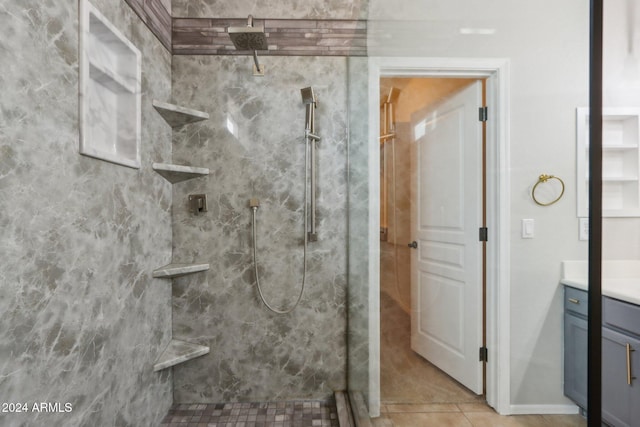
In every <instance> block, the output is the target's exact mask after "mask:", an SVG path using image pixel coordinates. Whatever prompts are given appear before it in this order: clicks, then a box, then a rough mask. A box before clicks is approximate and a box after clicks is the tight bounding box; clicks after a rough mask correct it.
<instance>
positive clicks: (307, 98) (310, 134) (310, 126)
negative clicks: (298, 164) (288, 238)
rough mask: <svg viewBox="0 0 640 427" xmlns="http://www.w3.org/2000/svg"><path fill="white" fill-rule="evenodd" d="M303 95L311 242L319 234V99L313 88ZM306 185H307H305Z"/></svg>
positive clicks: (306, 90) (303, 91)
mask: <svg viewBox="0 0 640 427" xmlns="http://www.w3.org/2000/svg"><path fill="white" fill-rule="evenodd" d="M300 93H301V94H302V102H303V104H305V107H306V120H305V130H304V138H305V143H306V144H307V146H308V149H309V150H310V159H309V161H310V167H311V173H310V175H311V183H310V186H311V189H310V190H311V196H310V199H311V200H310V203H311V209H310V210H311V218H310V221H309V231H308V239H309V241H310V242H317V241H318V233H317V232H316V182H317V176H316V142H317V141H320V137H319V136H318V135H316V134H315V121H316V106H317V103H318V99H317V97H316V94H315V92H314V91H313V88H312V87H306V88H304V89H301V90H300ZM305 185H306V184H305Z"/></svg>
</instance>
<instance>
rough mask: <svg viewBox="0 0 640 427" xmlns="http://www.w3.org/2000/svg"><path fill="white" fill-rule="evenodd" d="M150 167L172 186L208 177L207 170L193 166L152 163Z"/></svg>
mask: <svg viewBox="0 0 640 427" xmlns="http://www.w3.org/2000/svg"><path fill="white" fill-rule="evenodd" d="M151 167H152V168H153V170H154V171H156V172H158V173H159V174H160V175H162V176H163V177H164V178H165V179H166V180H167V181H169V182H170V183H172V184H175V183H176V182H181V181H186V180H188V179H192V178H198V177H201V176H205V175H209V169H208V168H196V167H193V166H182V165H172V164H168V163H154V164H153V165H152V166H151Z"/></svg>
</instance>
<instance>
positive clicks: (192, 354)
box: [153, 340, 209, 371]
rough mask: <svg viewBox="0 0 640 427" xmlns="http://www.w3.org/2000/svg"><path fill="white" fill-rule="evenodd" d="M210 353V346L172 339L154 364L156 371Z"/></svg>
mask: <svg viewBox="0 0 640 427" xmlns="http://www.w3.org/2000/svg"><path fill="white" fill-rule="evenodd" d="M207 353H209V347H207V346H204V345H198V344H192V343H189V342H186V341H180V340H171V342H170V343H169V345H168V346H167V348H166V349H165V351H163V352H162V354H161V355H160V357H158V360H156V363H154V364H153V370H154V371H161V370H162V369H167V368H170V367H171V366H174V365H177V364H179V363H183V362H186V361H188V360H191V359H195V358H196V357H199V356H203V355H205V354H207Z"/></svg>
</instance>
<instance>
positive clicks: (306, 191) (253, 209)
mask: <svg viewBox="0 0 640 427" xmlns="http://www.w3.org/2000/svg"><path fill="white" fill-rule="evenodd" d="M304 164H305V169H304V183H305V186H304V230H303V231H304V233H303V234H304V249H303V252H302V286H301V287H300V293H299V294H298V298H297V299H296V302H295V303H294V304H293V305H292V306H291V307H290V308H287V309H279V308H275V307H273V306H272V305H271V304H269V303H268V302H267V300H266V299H265V297H264V293H263V292H262V286H261V285H260V274H259V273H258V256H257V252H258V243H257V238H256V234H257V226H256V216H257V212H258V207H257V206H252V207H251V231H252V233H251V235H252V240H253V271H254V273H255V276H256V286H257V288H258V293H259V294H260V299H261V300H262V302H263V303H264V305H265V306H266V307H267V308H268V309H269V310H271V311H272V312H274V313H277V314H288V313H291V312H292V311H293V310H294V309H295V308H296V307H297V306H298V304H299V303H300V300H301V299H302V294H303V293H304V286H305V282H306V279H307V246H308V244H309V238H308V236H307V225H308V219H307V217H308V213H309V212H308V209H309V208H308V201H309V186H308V185H307V181H308V180H309V138H305V153H304Z"/></svg>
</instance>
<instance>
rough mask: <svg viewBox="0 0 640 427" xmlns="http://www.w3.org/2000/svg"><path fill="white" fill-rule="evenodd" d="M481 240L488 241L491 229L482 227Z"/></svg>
mask: <svg viewBox="0 0 640 427" xmlns="http://www.w3.org/2000/svg"><path fill="white" fill-rule="evenodd" d="M479 240H480V241H481V242H486V241H488V240H489V229H488V228H487V227H480V236H479Z"/></svg>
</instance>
